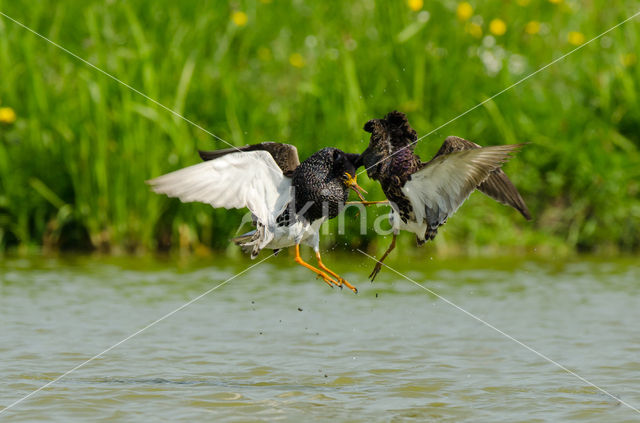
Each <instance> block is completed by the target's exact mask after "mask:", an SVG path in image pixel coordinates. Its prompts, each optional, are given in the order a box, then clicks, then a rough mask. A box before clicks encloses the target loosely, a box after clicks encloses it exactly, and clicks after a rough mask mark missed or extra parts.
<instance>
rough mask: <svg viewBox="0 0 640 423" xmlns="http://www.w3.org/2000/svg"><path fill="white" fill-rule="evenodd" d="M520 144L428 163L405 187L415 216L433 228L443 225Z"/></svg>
mask: <svg viewBox="0 0 640 423" xmlns="http://www.w3.org/2000/svg"><path fill="white" fill-rule="evenodd" d="M519 147H520V145H501V146H492V147H483V148H477V149H474V150H465V151H456V152H453V153H449V154H445V155H442V156H437V157H435V158H434V159H433V160H431V161H430V162H428V163H426V165H425V167H423V168H422V169H420V170H419V171H417V172H416V173H414V174H412V175H411V179H410V180H409V181H407V183H406V184H405V185H404V187H402V192H403V193H404V194H405V195H406V196H407V197H408V198H409V200H410V201H411V204H412V206H413V210H414V213H415V215H416V220H417V221H418V222H423V221H425V220H426V222H427V223H428V224H429V227H431V228H437V227H438V226H440V225H442V224H443V223H444V222H446V220H447V218H448V217H449V216H451V215H452V214H453V213H455V211H456V210H458V208H459V207H460V206H461V205H462V203H464V201H465V200H466V199H467V198H468V197H469V195H471V193H472V192H473V191H474V190H475V189H476V188H477V187H478V185H480V184H481V183H482V182H483V181H484V180H485V179H487V177H488V176H489V174H490V173H491V172H492V171H493V170H495V169H497V168H499V167H500V166H501V165H502V164H503V163H504V162H506V161H507V160H508V159H509V158H510V156H509V154H510V153H512V152H514V151H516V150H517V149H518V148H519Z"/></svg>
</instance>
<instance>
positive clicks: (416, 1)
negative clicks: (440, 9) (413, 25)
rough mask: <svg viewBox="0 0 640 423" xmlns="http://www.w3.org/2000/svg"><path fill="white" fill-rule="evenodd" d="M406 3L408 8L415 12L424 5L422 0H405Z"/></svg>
mask: <svg viewBox="0 0 640 423" xmlns="http://www.w3.org/2000/svg"><path fill="white" fill-rule="evenodd" d="M407 5H409V9H411V10H413V11H414V12H417V11H418V10H420V9H422V6H424V0H407Z"/></svg>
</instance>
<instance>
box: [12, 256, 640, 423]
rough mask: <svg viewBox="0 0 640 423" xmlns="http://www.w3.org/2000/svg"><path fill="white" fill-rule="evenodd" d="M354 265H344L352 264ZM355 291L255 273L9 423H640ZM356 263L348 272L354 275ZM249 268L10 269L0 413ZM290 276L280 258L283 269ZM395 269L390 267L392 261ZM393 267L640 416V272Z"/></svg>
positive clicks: (473, 331) (417, 311) (527, 365)
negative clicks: (89, 422)
mask: <svg viewBox="0 0 640 423" xmlns="http://www.w3.org/2000/svg"><path fill="white" fill-rule="evenodd" d="M352 258H353V259H354V260H351V259H352ZM352 258H349V259H348V260H345V261H343V262H341V263H336V260H337V259H338V257H332V260H331V262H332V263H336V270H339V271H341V272H344V273H345V276H347V278H350V279H351V280H352V281H353V282H358V281H359V283H357V285H358V287H359V289H360V294H358V295H357V296H356V295H353V294H351V293H350V292H348V291H346V290H344V291H340V290H338V289H333V290H331V289H329V288H328V287H327V286H326V285H325V284H323V283H322V282H321V281H318V280H314V279H312V278H311V276H310V274H309V273H308V272H306V271H305V270H304V269H301V268H293V267H289V266H288V265H285V263H286V262H287V260H286V257H285V258H284V259H283V258H281V257H279V258H275V259H272V260H270V261H267V262H266V263H264V264H262V265H260V266H258V267H256V268H255V269H254V270H251V271H249V272H247V273H246V274H244V275H242V276H240V277H238V278H237V279H234V280H233V281H232V282H230V283H229V284H228V285H225V286H223V287H221V288H220V289H218V290H216V291H214V292H212V293H211V294H209V295H208V296H205V297H204V298H202V299H200V300H199V301H197V302H196V303H194V304H192V305H190V306H189V307H187V308H185V309H184V310H181V311H180V312H178V313H176V314H174V315H172V316H170V317H169V318H167V319H166V320H163V321H162V322H160V323H158V324H157V325H155V326H153V327H151V328H150V329H148V330H146V331H144V332H142V333H141V334H139V335H138V336H136V337H134V338H132V339H130V340H128V341H127V342H125V343H123V344H122V345H120V346H118V347H117V348H115V349H113V350H111V351H109V352H108V353H106V354H105V355H104V356H103V357H100V358H98V359H96V360H94V361H92V362H91V363H89V364H88V365H87V366H86V367H83V368H81V369H79V370H78V371H76V372H74V373H71V374H70V375H68V376H67V377H65V378H64V379H62V380H60V381H59V382H57V383H56V384H54V385H52V386H51V387H50V388H48V389H46V390H44V391H42V392H39V393H38V394H37V395H34V396H33V397H32V398H29V399H28V400H26V401H24V402H23V403H21V404H19V405H18V406H16V407H15V408H14V409H11V410H9V411H7V412H6V413H5V414H0V418H2V417H7V418H8V419H11V420H17V421H39V420H47V421H52V420H53V421H65V422H66V421H87V420H99V419H100V420H124V421H149V420H177V419H180V420H187V419H193V420H196V421H200V420H203V419H210V420H215V421H249V420H251V421H276V420H282V421H301V419H303V418H304V419H306V420H310V419H312V420H316V421H431V420H435V421H492V422H498V421H504V422H513V421H528V422H530V421H581V422H582V421H594V422H601V421H637V420H638V418H639V417H640V415H638V414H637V413H635V412H634V411H632V410H630V409H629V408H627V407H625V406H624V405H621V404H620V403H619V402H617V401H615V400H614V399H612V398H610V397H608V396H606V395H604V394H602V393H601V392H599V391H598V390H596V389H595V388H593V387H590V386H587V385H585V384H584V383H582V382H581V381H579V380H578V379H576V378H575V377H573V376H571V375H569V374H567V373H566V372H564V371H562V370H561V369H559V368H557V367H555V366H553V365H552V364H550V363H548V362H546V361H544V360H542V359H541V358H540V357H538V356H536V355H535V354H533V353H531V352H530V351H527V350H526V349H524V348H523V347H522V346H519V345H518V344H516V343H514V342H513V341H511V340H509V339H506V338H505V337H504V336H502V335H500V334H498V333H497V332H495V331H493V330H491V329H490V328H487V327H486V326H484V325H482V324H481V323H479V322H478V321H475V320H473V319H471V318H470V317H469V316H466V315H465V314H463V313H462V312H460V311H459V310H456V309H455V308H453V307H452V306H451V305H449V304H447V303H446V302H443V301H442V300H440V299H438V298H436V297H434V296H432V295H430V294H428V293H426V292H425V291H423V290H422V289H420V288H418V287H416V286H415V285H413V284H412V283H410V282H408V281H406V280H404V279H399V278H398V277H396V276H395V275H394V274H392V273H391V272H386V273H383V274H381V275H380V276H379V281H377V282H376V283H375V284H373V285H372V284H370V283H368V282H364V280H365V276H366V274H368V272H367V270H369V267H370V264H371V263H370V262H368V261H367V260H366V259H365V260H363V259H361V258H360V257H357V260H355V257H352ZM353 263H358V264H357V265H356V266H355V267H351V266H352V264H353ZM249 264H250V263H249V262H248V261H241V262H238V263H231V264H228V263H225V264H223V263H222V262H218V263H214V264H211V263H207V266H204V265H203V264H202V263H195V264H194V263H190V264H187V265H178V264H176V263H161V262H153V261H144V260H143V261H140V260H137V261H131V260H126V261H122V260H116V259H99V260H97V259H90V258H78V257H74V258H71V259H63V260H45V259H38V260H35V259H30V260H23V259H7V260H4V262H2V263H0V278H1V279H0V324H1V328H2V330H1V331H0V375H2V378H1V380H0V405H3V406H6V405H8V404H10V403H11V402H13V401H14V400H16V399H18V398H20V397H21V396H24V395H26V394H28V393H29V392H31V391H33V390H35V389H37V388H38V387H40V386H42V385H43V384H45V383H47V382H48V381H51V380H53V379H54V378H55V377H57V376H58V375H60V374H61V373H63V372H64V371H66V370H69V369H71V368H73V367H74V366H76V365H78V364H79V363H81V362H83V361H85V360H86V359H88V358H90V357H91V356H93V355H95V354H97V353H98V352H101V351H103V350H104V349H106V348H108V347H110V346H111V345H113V344H115V343H116V342H118V341H120V340H122V339H123V338H125V337H127V336H128V335H130V334H131V333H133V332H135V331H137V330H139V329H140V328H142V327H144V326H145V325H147V324H148V323H150V322H152V321H154V320H156V319H157V318H159V317H161V316H163V315H164V314H166V313H168V312H170V311H172V310H174V309H176V308H177V307H179V306H180V305H182V304H184V303H185V302H187V301H189V300H190V299H191V298H194V297H196V296H197V295H200V294H201V293H203V292H205V291H207V290H208V289H210V288H211V287H213V286H215V285H217V284H218V283H220V282H221V281H223V280H225V279H226V278H228V277H230V276H232V275H233V274H234V273H236V272H238V271H240V270H242V269H244V268H245V267H247V266H248V265H249ZM287 264H288V263H287ZM394 266H395V265H394ZM412 266H415V263H412V265H409V264H407V265H399V267H398V269H399V270H400V271H402V272H407V274H408V275H409V276H411V277H412V278H414V279H415V280H417V281H419V282H421V283H424V284H425V286H427V287H429V288H430V289H432V290H434V291H435V292H437V293H438V294H440V295H442V296H443V297H445V298H447V299H449V300H450V301H452V302H454V303H455V304H457V305H459V306H460V307H462V308H464V309H466V310H468V311H469V312H471V313H473V314H475V315H477V316H478V317H480V318H482V319H484V320H486V321H488V322H490V323H492V324H494V325H495V326H497V327H498V328H500V329H501V330H503V331H505V332H506V333H508V334H510V335H512V336H514V337H516V338H518V339H519V340H521V341H523V342H525V343H527V344H528V345H530V346H531V347H532V348H535V349H536V350H539V351H540V352H541V353H543V354H545V355H547V356H549V357H551V358H552V359H554V360H556V361H558V362H560V363H562V364H563V365H565V366H567V367H569V368H570V369H572V370H574V371H576V372H577V373H578V374H580V375H581V376H583V377H585V378H587V379H589V380H591V381H592V382H594V383H596V384H597V385H599V386H601V387H602V388H604V389H606V390H608V391H609V392H611V393H612V394H614V395H616V396H617V397H619V398H621V399H622V400H623V401H625V402H627V403H629V404H631V405H634V406H636V407H638V406H640V389H639V388H638V387H639V385H638V381H639V380H640V342H639V341H640V329H639V325H638V321H639V320H640V284H639V279H640V278H639V277H640V266H638V265H636V264H634V262H620V261H619V262H611V261H606V262H602V261H599V262H596V261H578V262H573V263H539V262H533V261H526V260H518V261H506V262H505V261H489V262H487V261H483V262H473V261H468V260H467V261H465V262H464V263H458V262H445V263H442V262H441V263H437V264H436V263H435V261H430V262H429V263H428V266H427V267H425V268H424V270H419V269H415V268H413V267H412Z"/></svg>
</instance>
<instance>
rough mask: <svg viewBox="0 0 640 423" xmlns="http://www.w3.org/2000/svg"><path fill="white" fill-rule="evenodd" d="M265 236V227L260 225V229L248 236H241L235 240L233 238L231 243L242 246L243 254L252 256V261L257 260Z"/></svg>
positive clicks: (247, 234)
mask: <svg viewBox="0 0 640 423" xmlns="http://www.w3.org/2000/svg"><path fill="white" fill-rule="evenodd" d="M263 236H264V226H262V225H259V226H258V229H254V230H253V231H250V232H247V233H246V234H242V235H239V236H237V237H235V238H232V239H231V241H233V242H234V244H236V245H238V246H240V248H241V249H242V252H243V253H246V254H251V259H252V260H253V259H255V258H256V257H258V254H260V250H261V249H262V247H261V246H260V241H261V240H262V238H263Z"/></svg>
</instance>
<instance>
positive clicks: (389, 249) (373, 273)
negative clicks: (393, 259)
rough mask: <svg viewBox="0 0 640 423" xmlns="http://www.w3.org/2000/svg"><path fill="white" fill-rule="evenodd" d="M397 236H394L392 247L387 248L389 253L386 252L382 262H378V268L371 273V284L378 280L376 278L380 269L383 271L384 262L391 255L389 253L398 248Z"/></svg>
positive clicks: (381, 258) (381, 259)
mask: <svg viewBox="0 0 640 423" xmlns="http://www.w3.org/2000/svg"><path fill="white" fill-rule="evenodd" d="M396 236H397V235H396V234H393V239H392V240H391V245H389V248H387V251H385V252H384V254H383V255H382V257H380V260H378V262H377V263H376V267H374V268H373V272H371V274H370V275H369V279H371V282H373V280H374V279H375V278H376V276H377V275H378V272H380V269H382V262H383V261H384V259H386V258H387V256H388V255H389V253H390V252H391V251H392V250H393V249H394V248H396Z"/></svg>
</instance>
